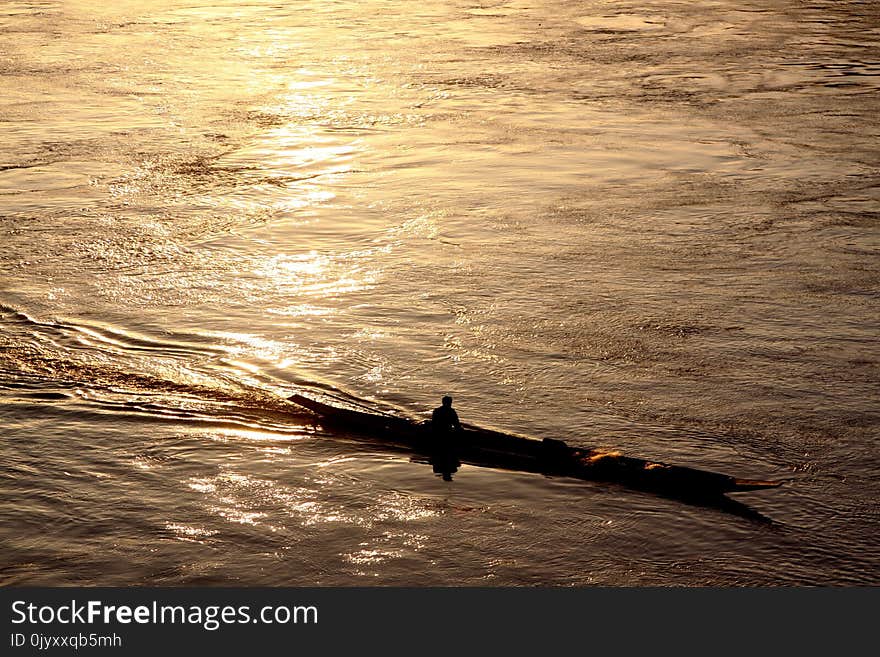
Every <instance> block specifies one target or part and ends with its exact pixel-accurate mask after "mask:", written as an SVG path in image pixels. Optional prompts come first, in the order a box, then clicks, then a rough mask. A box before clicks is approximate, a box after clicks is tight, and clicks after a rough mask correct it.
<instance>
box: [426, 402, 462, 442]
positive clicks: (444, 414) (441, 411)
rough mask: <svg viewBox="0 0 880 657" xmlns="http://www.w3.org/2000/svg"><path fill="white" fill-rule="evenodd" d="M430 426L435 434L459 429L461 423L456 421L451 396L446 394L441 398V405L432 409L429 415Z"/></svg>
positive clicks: (456, 415)
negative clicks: (432, 411)
mask: <svg viewBox="0 0 880 657" xmlns="http://www.w3.org/2000/svg"><path fill="white" fill-rule="evenodd" d="M431 428H432V429H434V432H435V433H437V434H447V433H452V432H453V431H461V424H460V423H459V421H458V413H456V412H455V409H454V408H452V397H450V396H449V395H446V396H445V397H444V398H443V405H442V406H438V407H437V408H435V409H434V413H433V414H432V415H431Z"/></svg>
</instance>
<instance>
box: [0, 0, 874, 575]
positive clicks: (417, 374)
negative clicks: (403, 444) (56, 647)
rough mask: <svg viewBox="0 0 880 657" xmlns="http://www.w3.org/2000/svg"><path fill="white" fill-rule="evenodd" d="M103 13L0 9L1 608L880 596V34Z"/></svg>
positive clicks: (749, 6)
mask: <svg viewBox="0 0 880 657" xmlns="http://www.w3.org/2000/svg"><path fill="white" fill-rule="evenodd" d="M100 4H103V3H92V2H84V1H78V0H70V1H67V2H51V1H43V2H6V3H4V4H3V6H2V7H0V72H2V78H0V90H2V93H0V139H2V141H0V143H2V144H3V149H2V152H0V234H2V245H3V248H2V252H0V331H2V332H0V412H2V418H3V440H2V443H0V493H2V494H0V500H2V506H0V508H2V513H3V523H2V525H0V534H2V536H3V550H2V552H0V573H2V575H0V577H2V582H3V583H4V584H187V583H189V584H221V583H227V584H268V585H306V584H322V585H323V584H329V585H348V584H415V585H422V584H434V585H437V584H439V585H473V584H486V585H502V584H504V585H506V584H529V585H533V584H549V585H588V584H610V585H704V584H711V585H764V584H798V585H804V584H832V585H851V584H874V585H876V584H878V583H880V550H878V547H877V545H878V543H877V536H878V529H880V512H878V506H877V498H878V494H880V488H878V484H877V476H876V472H877V468H878V465H880V459H878V451H877V437H878V431H877V428H878V419H880V418H878V416H880V413H878V404H877V402H878V387H877V381H878V374H880V347H878V342H877V335H878V323H880V322H878V319H880V313H878V290H880V286H878V281H880V276H878V266H877V263H878V260H877V255H878V251H880V239H878V231H877V219H878V209H880V173H878V167H877V164H878V154H880V153H878V152H880V148H878V144H880V142H878V126H880V122H878V119H877V116H878V109H880V107H878V105H880V103H878V82H880V77H878V76H880V28H878V25H880V10H878V7H877V5H876V3H873V2H856V1H846V2H819V1H816V2H812V3H808V4H807V3H801V2H783V1H778V2H743V1H737V2H733V1H729V2H728V1H725V0H718V1H712V2H673V1H671V0H670V1H663V0H655V1H651V0H648V1H645V2H638V3H636V2H610V1H609V2H592V1H590V2H577V3H573V2H550V1H543V0H539V1H537V2H529V3H525V2H516V1H513V2H503V1H497V2H459V1H457V0H449V1H448V2H372V1H365V2H343V1H340V2H315V3H307V2H303V3H273V2H262V1H252V2H226V3H225V4H224V3H216V2H211V3H208V2H201V1H199V0H190V1H186V0H156V1H154V2H135V1H117V2H114V3H108V6H97V5H100ZM327 386H332V387H335V388H340V389H343V390H346V391H348V392H349V393H350V394H352V395H354V396H356V397H358V398H360V399H363V400H372V403H376V404H385V405H392V406H395V407H397V408H398V409H400V410H402V411H403V412H406V413H409V414H411V415H415V416H419V415H424V413H425V412H426V411H427V410H428V409H430V408H432V407H433V406H435V405H436V404H437V402H438V399H439V396H440V395H441V394H443V393H447V392H449V393H451V394H453V395H454V396H455V399H456V406H457V407H458V409H459V413H460V414H461V416H462V418H463V420H465V421H469V422H472V423H475V424H481V425H486V426H493V427H496V428H500V429H504V430H508V431H512V432H516V433H522V434H528V435H533V436H537V437H545V436H550V437H555V438H561V439H564V440H566V441H568V442H570V443H572V444H575V445H582V446H596V445H600V446H609V447H615V448H618V449H622V450H624V451H625V452H626V453H630V454H633V455H638V456H643V457H646V458H655V459H662V460H665V461H668V462H672V463H678V464H682V465H693V466H697V467H705V468H711V469H716V470H720V471H723V472H728V473H731V474H735V475H738V476H744V477H762V478H790V479H791V481H790V482H789V483H788V484H787V485H786V487H784V488H783V489H780V490H775V491H765V492H761V493H749V494H741V495H739V496H738V499H739V500H740V501H742V502H744V503H746V504H748V505H749V506H751V507H752V509H754V510H755V511H756V512H758V513H760V514H761V515H763V516H764V517H765V518H767V519H768V520H769V522H756V521H755V520H753V519H748V518H744V517H740V516H736V515H731V514H728V513H724V512H722V511H720V510H716V509H706V508H701V507H694V506H690V505H686V504H683V503H681V502H677V501H674V500H667V499H664V498H659V497H655V496H652V495H647V494H643V493H637V492H634V491H628V490H625V489H622V488H619V487H615V486H610V485H604V484H591V483H585V482H580V481H570V480H566V479H549V478H545V477H540V476H535V475H530V474H525V473H511V472H504V471H501V470H492V469H481V468H475V467H469V466H464V467H463V468H462V469H461V470H460V471H459V472H458V473H457V474H456V476H455V478H454V481H453V482H451V483H447V482H443V481H441V480H440V479H438V478H436V477H435V476H434V475H433V474H432V472H431V469H430V467H429V466H426V465H423V464H421V463H415V462H411V461H410V460H409V459H408V458H407V456H406V455H402V454H399V453H394V452H388V451H383V450H382V449H381V448H380V447H377V446H371V445H368V444H363V443H358V442H356V441H353V440H352V439H351V437H350V436H344V435H338V434H333V433H329V432H327V431H324V430H321V429H316V428H314V427H312V426H310V423H309V422H308V420H307V419H306V418H304V417H302V416H301V415H295V414H290V413H289V410H290V409H289V408H288V406H287V405H286V404H285V403H284V402H282V401H281V400H280V397H283V396H286V395H289V394H291V393H292V392H295V391H297V390H302V389H307V390H308V389H314V388H316V387H327Z"/></svg>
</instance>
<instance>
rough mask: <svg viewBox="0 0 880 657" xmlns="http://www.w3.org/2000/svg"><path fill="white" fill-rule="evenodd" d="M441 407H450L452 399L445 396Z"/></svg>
mask: <svg viewBox="0 0 880 657" xmlns="http://www.w3.org/2000/svg"><path fill="white" fill-rule="evenodd" d="M443 405H444V406H445V407H446V408H449V407H450V406H452V397H450V396H449V395H446V396H445V397H444V398H443Z"/></svg>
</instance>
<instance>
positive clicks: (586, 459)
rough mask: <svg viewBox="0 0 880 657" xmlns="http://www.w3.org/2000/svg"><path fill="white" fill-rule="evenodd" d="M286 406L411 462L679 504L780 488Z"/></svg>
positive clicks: (558, 445) (491, 435)
mask: <svg viewBox="0 0 880 657" xmlns="http://www.w3.org/2000/svg"><path fill="white" fill-rule="evenodd" d="M288 400H289V401H290V402H292V403H294V404H296V405H297V406H299V407H302V408H305V409H307V410H309V411H311V412H312V413H313V414H314V415H315V416H316V418H317V419H318V423H319V424H320V425H321V426H324V427H326V428H329V429H333V430H336V431H343V432H345V433H347V434H349V435H352V436H356V437H358V438H359V439H366V440H370V441H373V442H377V443H381V444H385V445H388V446H393V447H397V448H404V449H406V450H410V451H412V452H414V453H415V454H416V455H417V456H421V457H427V458H428V459H431V458H434V459H437V460H443V461H447V462H450V461H451V462H454V461H456V460H458V461H461V462H462V463H467V464H470V465H477V466H482V467H491V468H500V469H505V470H518V471H525V472H535V473H541V474H544V475H548V476H559V477H574V478H577V479H584V480H589V481H606V482H614V483H618V484H622V485H624V486H627V487H630V488H635V489H639V490H645V491H651V492H656V493H661V494H665V495H672V496H675V497H678V498H682V499H705V498H715V497H720V496H723V495H725V494H726V493H738V492H743V491H753V490H761V489H766V488H776V487H778V486H780V485H781V484H782V482H780V481H763V480H754V479H739V478H737V477H732V476H730V475H726V474H720V473H717V472H710V471H707V470H699V469H696V468H689V467H683V466H677V465H668V464H666V463H660V462H658V461H649V460H645V459H640V458H634V457H631V456H624V455H622V454H620V453H619V452H615V451H607V450H595V449H583V448H579V447H571V446H569V445H567V444H566V443H565V442H563V441H561V440H555V439H552V438H545V439H543V440H537V439H533V438H525V437H522V436H515V435H511V434H506V433H501V432H498V431H492V430H488V429H482V428H480V427H475V426H472V425H466V424H465V425H462V429H463V430H462V431H461V432H454V433H451V434H450V433H445V434H438V433H437V432H436V431H434V430H433V429H432V427H431V425H430V423H427V422H417V421H414V420H411V419H408V418H405V417H400V416H396V415H391V414H384V413H376V412H368V411H366V410H355V409H353V408H344V407H341V406H338V405H335V404H328V403H325V402H322V401H319V400H317V399H313V398H311V397H307V396H305V395H299V394H297V395H292V396H291V397H289V398H288Z"/></svg>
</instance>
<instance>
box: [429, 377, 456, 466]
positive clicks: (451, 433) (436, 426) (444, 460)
mask: <svg viewBox="0 0 880 657" xmlns="http://www.w3.org/2000/svg"><path fill="white" fill-rule="evenodd" d="M461 431H462V429H461V423H460V422H459V421H458V413H456V412H455V409H454V408H452V397H450V396H449V395H447V396H445V397H444V398H443V405H442V406H439V407H438V408H435V409H434V412H433V413H432V414H431V432H432V433H433V434H434V441H433V445H432V449H431V465H433V466H434V473H435V474H437V475H440V476H442V477H443V481H452V475H453V474H454V473H455V472H456V471H458V468H459V466H460V465H461V462H460V461H459V460H458V449H457V442H458V441H457V440H455V438H457V437H458V436H459V435H460V434H461Z"/></svg>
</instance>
